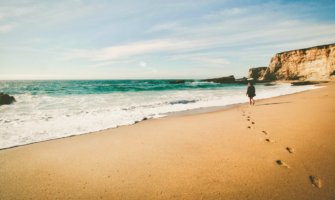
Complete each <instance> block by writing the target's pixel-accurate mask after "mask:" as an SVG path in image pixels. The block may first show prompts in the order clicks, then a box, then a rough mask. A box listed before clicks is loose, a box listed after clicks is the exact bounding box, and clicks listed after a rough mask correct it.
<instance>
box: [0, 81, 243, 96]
mask: <svg viewBox="0 0 335 200" xmlns="http://www.w3.org/2000/svg"><path fill="white" fill-rule="evenodd" d="M175 81H176V80H59V81H57V80H52V81H51V80H50V81H0V89H1V91H2V92H4V93H9V94H13V95H15V94H27V93H29V94H32V95H40V94H48V95H71V94H73V95H86V94H109V93H114V92H141V91H166V90H196V89H220V88H233V87H241V86H243V85H241V84H215V83H211V82H200V81H192V80H187V81H186V82H185V83H182V84H180V83H174V82H175ZM243 87H244V86H243Z"/></svg>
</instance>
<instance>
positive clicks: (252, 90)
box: [247, 85, 256, 97]
mask: <svg viewBox="0 0 335 200" xmlns="http://www.w3.org/2000/svg"><path fill="white" fill-rule="evenodd" d="M247 95H248V97H254V96H256V90H255V87H254V86H253V85H251V86H248V90H247Z"/></svg>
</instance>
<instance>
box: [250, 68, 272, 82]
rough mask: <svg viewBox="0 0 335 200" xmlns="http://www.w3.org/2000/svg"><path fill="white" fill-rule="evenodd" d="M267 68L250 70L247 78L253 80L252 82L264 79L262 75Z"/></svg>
mask: <svg viewBox="0 0 335 200" xmlns="http://www.w3.org/2000/svg"><path fill="white" fill-rule="evenodd" d="M267 68H268V67H255V68H250V69H249V73H248V77H249V78H253V79H254V80H259V79H260V78H261V77H264V74H265V72H266V69H267Z"/></svg>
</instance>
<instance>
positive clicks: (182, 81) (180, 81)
mask: <svg viewBox="0 0 335 200" xmlns="http://www.w3.org/2000/svg"><path fill="white" fill-rule="evenodd" d="M185 82H186V81H185V80H172V81H170V82H169V83H170V84H184V83H185Z"/></svg>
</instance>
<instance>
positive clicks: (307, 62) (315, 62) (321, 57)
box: [249, 44, 335, 81]
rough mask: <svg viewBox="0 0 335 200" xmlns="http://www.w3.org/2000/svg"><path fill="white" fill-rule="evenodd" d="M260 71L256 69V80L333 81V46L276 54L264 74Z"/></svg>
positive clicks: (334, 52)
mask: <svg viewBox="0 0 335 200" xmlns="http://www.w3.org/2000/svg"><path fill="white" fill-rule="evenodd" d="M262 70H263V68H261V69H258V71H260V72H259V74H260V76H259V77H258V78H256V79H257V80H261V81H275V80H316V81H322V80H331V79H335V44H329V45H322V46H316V47H311V48H306V49H299V50H293V51H287V52H282V53H278V54H276V55H275V56H273V57H272V58H271V61H270V64H269V66H268V67H267V69H266V70H265V72H264V73H263V72H262ZM253 71H257V70H255V69H254V70H253ZM249 73H250V71H249ZM253 74H254V73H251V75H253Z"/></svg>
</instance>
